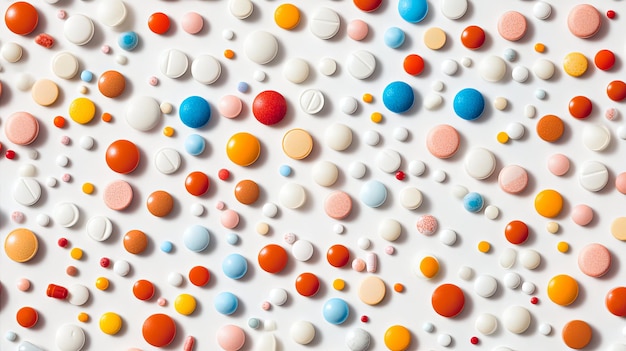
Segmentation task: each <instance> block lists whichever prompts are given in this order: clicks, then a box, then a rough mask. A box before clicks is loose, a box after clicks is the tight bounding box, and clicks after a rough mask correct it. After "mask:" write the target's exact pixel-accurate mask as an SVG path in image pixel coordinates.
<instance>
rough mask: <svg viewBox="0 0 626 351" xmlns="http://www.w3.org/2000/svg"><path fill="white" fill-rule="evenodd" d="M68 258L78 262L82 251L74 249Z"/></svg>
mask: <svg viewBox="0 0 626 351" xmlns="http://www.w3.org/2000/svg"><path fill="white" fill-rule="evenodd" d="M70 256H71V257H72V258H73V259H75V260H80V259H81V258H83V250H82V249H80V248H78V247H75V248H73V249H72V250H71V251H70Z"/></svg>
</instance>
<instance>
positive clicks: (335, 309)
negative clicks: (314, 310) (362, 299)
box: [322, 298, 350, 324]
mask: <svg viewBox="0 0 626 351" xmlns="http://www.w3.org/2000/svg"><path fill="white" fill-rule="evenodd" d="M322 314H323V315H324V319H325V320H326V321H327V322H328V323H332V324H341V323H343V322H345V321H346V319H348V316H349V315H350V308H349V307H348V304H347V303H346V302H345V301H344V300H342V299H339V298H332V299H329V300H328V301H326V303H324V307H323V309H322Z"/></svg>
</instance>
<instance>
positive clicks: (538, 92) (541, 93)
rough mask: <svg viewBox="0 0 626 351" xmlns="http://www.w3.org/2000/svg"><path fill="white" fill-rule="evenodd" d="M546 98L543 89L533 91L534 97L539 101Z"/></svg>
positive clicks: (546, 94)
mask: <svg viewBox="0 0 626 351" xmlns="http://www.w3.org/2000/svg"><path fill="white" fill-rule="evenodd" d="M547 96H548V93H546V91H545V90H543V89H537V90H535V97H536V98H537V99H539V100H543V99H545V98H546V97H547Z"/></svg>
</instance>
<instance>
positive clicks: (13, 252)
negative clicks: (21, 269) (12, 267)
mask: <svg viewBox="0 0 626 351" xmlns="http://www.w3.org/2000/svg"><path fill="white" fill-rule="evenodd" d="M38 250H39V239H37V235H35V233H33V232H32V231H31V230H29V229H26V228H17V229H15V230H13V231H11V232H10V233H9V234H8V235H7V236H6V238H5V239H4V252H6V254H7V257H9V258H10V259H12V260H13V261H15V262H19V263H22V262H27V261H30V260H31V259H32V258H33V257H35V255H36V254H37V251H38Z"/></svg>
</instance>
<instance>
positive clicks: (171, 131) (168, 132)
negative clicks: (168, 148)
mask: <svg viewBox="0 0 626 351" xmlns="http://www.w3.org/2000/svg"><path fill="white" fill-rule="evenodd" d="M163 135H165V136H166V137H171V136H172V135H174V128H172V127H170V126H167V127H165V128H163Z"/></svg>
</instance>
